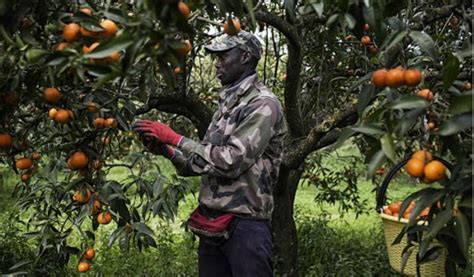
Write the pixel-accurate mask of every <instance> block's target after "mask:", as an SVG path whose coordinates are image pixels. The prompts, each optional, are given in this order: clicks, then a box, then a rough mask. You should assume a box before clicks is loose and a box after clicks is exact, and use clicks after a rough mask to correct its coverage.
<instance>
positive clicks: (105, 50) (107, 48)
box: [84, 34, 134, 59]
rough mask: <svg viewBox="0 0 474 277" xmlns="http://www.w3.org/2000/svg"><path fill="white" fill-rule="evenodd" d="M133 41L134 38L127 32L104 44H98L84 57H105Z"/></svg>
mask: <svg viewBox="0 0 474 277" xmlns="http://www.w3.org/2000/svg"><path fill="white" fill-rule="evenodd" d="M133 43H134V38H133V37H132V36H131V35H129V34H122V35H120V36H118V37H116V38H115V39H113V40H111V41H109V42H108V43H106V44H104V45H100V46H99V47H97V48H96V49H94V50H93V51H92V52H91V53H89V54H86V55H84V58H93V59H97V58H105V57H108V56H110V55H111V54H113V53H115V52H118V51H120V50H123V49H125V48H127V47H128V46H130V45H132V44H133Z"/></svg>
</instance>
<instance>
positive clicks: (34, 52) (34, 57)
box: [25, 48, 49, 63]
mask: <svg viewBox="0 0 474 277" xmlns="http://www.w3.org/2000/svg"><path fill="white" fill-rule="evenodd" d="M48 54H49V51H46V50H44V49H37V48H32V49H30V50H28V51H26V54H25V56H26V60H27V61H28V62H30V63H35V62H37V61H39V60H40V59H41V58H43V57H45V56H46V55H48Z"/></svg>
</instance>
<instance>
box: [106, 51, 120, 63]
mask: <svg viewBox="0 0 474 277" xmlns="http://www.w3.org/2000/svg"><path fill="white" fill-rule="evenodd" d="M108 60H109V61H112V62H117V61H119V60H120V55H119V53H118V52H114V53H112V55H110V56H109V58H108Z"/></svg>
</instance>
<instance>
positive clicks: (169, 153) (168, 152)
mask: <svg viewBox="0 0 474 277" xmlns="http://www.w3.org/2000/svg"><path fill="white" fill-rule="evenodd" d="M138 134H139V137H140V141H141V142H142V143H143V145H144V146H145V147H146V148H147V150H148V151H150V152H151V153H153V154H155V155H160V156H164V157H165V158H168V159H171V158H173V156H174V149H173V148H171V147H170V146H168V145H166V144H163V143H161V142H160V141H159V140H158V139H156V138H155V137H154V136H153V135H149V134H146V133H144V134H142V133H138Z"/></svg>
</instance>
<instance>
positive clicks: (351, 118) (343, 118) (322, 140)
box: [283, 107, 358, 169]
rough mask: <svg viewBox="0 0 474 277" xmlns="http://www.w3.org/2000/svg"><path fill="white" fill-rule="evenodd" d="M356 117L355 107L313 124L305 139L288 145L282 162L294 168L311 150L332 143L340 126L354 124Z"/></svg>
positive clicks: (337, 135) (337, 134)
mask: <svg viewBox="0 0 474 277" xmlns="http://www.w3.org/2000/svg"><path fill="white" fill-rule="evenodd" d="M357 119H358V115H357V109H356V107H350V108H349V109H345V110H342V111H341V112H340V113H338V114H336V115H335V116H334V117H331V118H328V119H326V120H324V121H323V122H322V123H321V124H319V125H317V126H315V127H314V128H313V129H312V130H311V131H310V132H309V134H308V136H307V137H306V139H304V140H302V141H300V142H298V143H297V144H295V145H293V146H290V147H288V150H287V151H286V152H285V154H284V155H285V157H284V158H283V161H284V162H283V163H284V164H285V165H286V166H287V167H288V168H290V169H296V168H298V167H299V166H300V164H301V163H302V162H303V161H304V159H305V158H306V156H308V155H309V154H310V153H311V152H313V151H316V150H318V149H321V148H323V147H326V146H328V145H331V144H332V143H334V142H335V141H336V140H337V138H338V137H339V134H340V132H341V130H340V129H341V128H343V127H345V126H348V125H352V124H354V123H355V122H356V121H357Z"/></svg>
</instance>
